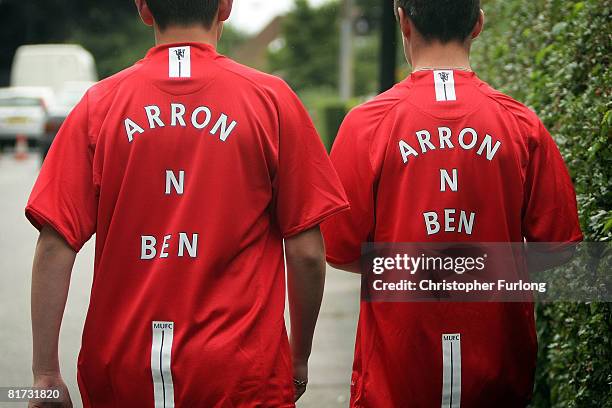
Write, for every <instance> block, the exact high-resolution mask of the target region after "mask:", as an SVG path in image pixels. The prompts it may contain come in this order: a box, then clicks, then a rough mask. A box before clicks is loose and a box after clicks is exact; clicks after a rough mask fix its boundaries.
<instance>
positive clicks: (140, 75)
mask: <svg viewBox="0 0 612 408" xmlns="http://www.w3.org/2000/svg"><path fill="white" fill-rule="evenodd" d="M347 207H348V204H347V202H346V198H345V195H344V192H343V189H342V187H341V185H340V182H339V180H338V178H337V175H336V173H335V171H334V170H333V168H332V166H331V163H330V161H329V159H328V156H327V154H326V152H325V150H324V147H323V144H322V143H321V141H320V139H319V137H318V135H317V133H316V131H315V129H314V127H313V125H312V122H311V120H310V119H309V117H308V114H307V112H306V111H305V109H304V108H303V106H302V104H301V103H300V101H299V100H298V98H297V97H296V95H295V94H294V93H293V92H292V91H291V90H290V89H289V87H288V86H287V85H286V84H285V83H284V82H282V81H281V80H279V79H278V78H275V77H273V76H269V75H266V74H263V73H260V72H257V71H255V70H252V69H249V68H246V67H244V66H241V65H239V64H237V63H235V62H233V61H231V60H229V59H227V58H225V57H223V56H221V55H218V54H217V53H216V52H215V50H214V48H213V47H211V46H208V45H203V44H197V43H188V44H176V45H163V46H159V47H156V48H153V49H152V50H151V51H150V52H149V53H148V55H147V56H146V58H144V59H143V60H142V61H140V62H138V63H137V64H136V65H134V66H133V67H132V68H130V69H127V70H125V71H123V72H121V73H119V74H117V75H115V76H113V77H111V78H109V79H106V80H104V81H102V82H100V83H99V84H97V85H96V86H94V87H93V88H92V89H91V90H90V91H89V92H88V93H87V95H86V96H85V97H84V98H83V100H82V101H81V102H80V103H79V104H78V106H77V107H76V108H75V109H74V111H73V112H72V114H71V115H70V116H69V118H68V119H67V120H66V122H65V124H64V126H63V127H62V129H61V130H60V132H59V134H58V135H57V138H56V140H55V141H54V143H53V146H52V148H51V151H50V152H49V156H48V157H47V159H46V160H45V163H44V165H43V168H42V170H41V173H40V176H39V178H38V181H37V182H36V185H35V186H34V190H33V192H32V195H31V197H30V200H29V203H28V206H27V209H26V214H27V216H28V218H29V219H30V221H31V222H32V223H33V224H34V226H36V227H37V228H40V227H41V226H42V225H43V224H49V225H51V226H52V227H54V228H55V229H56V230H57V231H58V232H59V233H60V234H61V235H62V236H63V237H64V238H65V239H66V241H67V242H68V243H69V244H70V245H71V246H72V247H73V248H74V250H76V251H78V250H79V249H80V248H81V247H82V245H83V244H84V243H85V242H86V241H87V240H88V239H89V238H90V237H91V236H92V234H94V233H96V257H95V272H94V280H93V288H92V292H91V302H90V306H89V311H88V314H87V320H86V323H85V328H84V333H83V341H82V349H81V353H80V356H79V363H78V368H79V369H78V373H79V374H78V380H79V387H80V390H81V393H82V397H83V403H84V405H85V406H86V407H92V406H95V407H114V408H116V407H172V406H177V407H230V406H231V407H238V406H239V407H256V406H271V407H272V406H273V407H293V406H294V403H293V385H292V364H291V354H290V349H289V344H288V340H287V335H286V330H285V323H284V318H283V312H284V305H285V276H284V273H285V269H284V258H283V238H286V237H290V236H292V235H295V234H298V233H300V232H302V231H304V230H306V229H308V228H311V227H313V226H316V225H317V224H319V223H320V222H321V221H322V220H324V219H325V218H327V217H329V216H331V215H332V214H335V213H337V212H339V211H341V210H344V209H346V208H347Z"/></svg>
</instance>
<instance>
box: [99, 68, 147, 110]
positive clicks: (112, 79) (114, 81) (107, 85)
mask: <svg viewBox="0 0 612 408" xmlns="http://www.w3.org/2000/svg"><path fill="white" fill-rule="evenodd" d="M142 64H143V61H139V62H137V63H136V64H134V65H132V66H131V67H129V68H126V69H124V70H122V71H120V72H118V73H116V74H114V75H111V76H109V77H108V78H105V79H103V80H101V81H99V82H98V83H96V84H95V85H94V86H92V87H91V88H90V89H89V90H88V91H87V96H88V98H89V102H90V104H95V103H98V102H100V101H101V100H102V99H104V98H105V97H106V96H108V95H109V94H112V93H113V92H114V91H115V90H116V89H117V88H118V87H119V86H120V85H121V84H123V83H124V82H125V81H126V80H128V79H129V78H131V77H132V76H133V75H134V74H135V73H136V72H138V71H139V70H140V68H141V67H142Z"/></svg>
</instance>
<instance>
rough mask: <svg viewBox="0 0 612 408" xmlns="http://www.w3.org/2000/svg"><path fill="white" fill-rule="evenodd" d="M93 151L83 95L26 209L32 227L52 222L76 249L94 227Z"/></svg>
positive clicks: (42, 172)
mask: <svg viewBox="0 0 612 408" xmlns="http://www.w3.org/2000/svg"><path fill="white" fill-rule="evenodd" d="M93 153H94V147H93V144H92V142H91V141H90V137H89V134H88V103H87V95H86V96H85V97H84V98H83V99H82V100H81V102H79V104H78V105H77V106H76V107H75V108H74V109H73V111H72V112H71V113H70V115H69V116H68V118H67V119H66V120H65V122H64V124H63V125H62V127H61V129H60V131H59V132H58V134H57V136H56V137H55V139H54V141H53V144H52V146H51V149H50V150H49V154H48V155H47V157H46V159H45V161H44V163H43V166H42V168H41V170H40V174H39V176H38V179H37V180H36V183H35V184H34V188H33V190H32V193H31V195H30V198H29V200H28V204H27V207H26V210H25V213H26V217H27V218H28V220H29V221H30V222H31V223H32V225H34V227H36V228H37V229H39V230H40V229H41V228H42V227H43V226H44V225H49V226H51V227H52V228H54V229H55V230H56V231H57V232H58V233H59V234H60V235H61V236H62V237H63V238H64V239H65V240H66V242H67V243H68V244H69V245H70V246H71V247H72V248H73V249H74V250H75V251H77V252H78V251H79V250H80V249H81V248H82V247H83V245H84V244H85V243H86V242H87V241H88V240H89V239H90V238H91V236H92V235H93V233H94V232H95V228H96V215H97V200H98V198H97V197H98V190H97V187H96V184H95V183H94V176H93Z"/></svg>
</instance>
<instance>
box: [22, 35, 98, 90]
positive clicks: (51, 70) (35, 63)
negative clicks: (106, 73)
mask: <svg viewBox="0 0 612 408" xmlns="http://www.w3.org/2000/svg"><path fill="white" fill-rule="evenodd" d="M97 80H98V75H97V73H96V65H95V61H94V58H93V56H92V55H91V53H89V51H87V50H86V49H84V48H83V47H81V46H80V45H75V44H40V45H23V46H21V47H19V48H18V49H17V52H16V53H15V58H14V59H13V67H12V70H11V86H14V87H23V86H28V87H31V86H36V87H40V86H43V87H49V88H51V89H52V90H53V91H54V92H58V91H59V90H60V89H61V88H62V87H63V86H64V84H65V83H67V82H75V81H76V82H95V81H97Z"/></svg>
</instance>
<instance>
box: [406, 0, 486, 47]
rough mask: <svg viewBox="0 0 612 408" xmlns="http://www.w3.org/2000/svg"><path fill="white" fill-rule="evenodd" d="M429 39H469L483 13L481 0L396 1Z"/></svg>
mask: <svg viewBox="0 0 612 408" xmlns="http://www.w3.org/2000/svg"><path fill="white" fill-rule="evenodd" d="M398 7H401V8H402V9H403V10H404V13H405V14H406V16H407V17H408V18H409V19H410V20H411V21H412V23H413V24H414V25H415V27H416V29H417V30H418V31H419V34H421V35H422V36H423V37H424V38H425V39H426V40H428V41H432V40H438V41H440V42H442V43H448V42H451V41H460V42H463V41H465V40H466V39H467V38H468V37H469V35H470V34H471V33H472V30H473V29H474V26H475V25H476V22H477V21H478V16H479V15H480V0H395V9H396V10H397V8H398Z"/></svg>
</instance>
